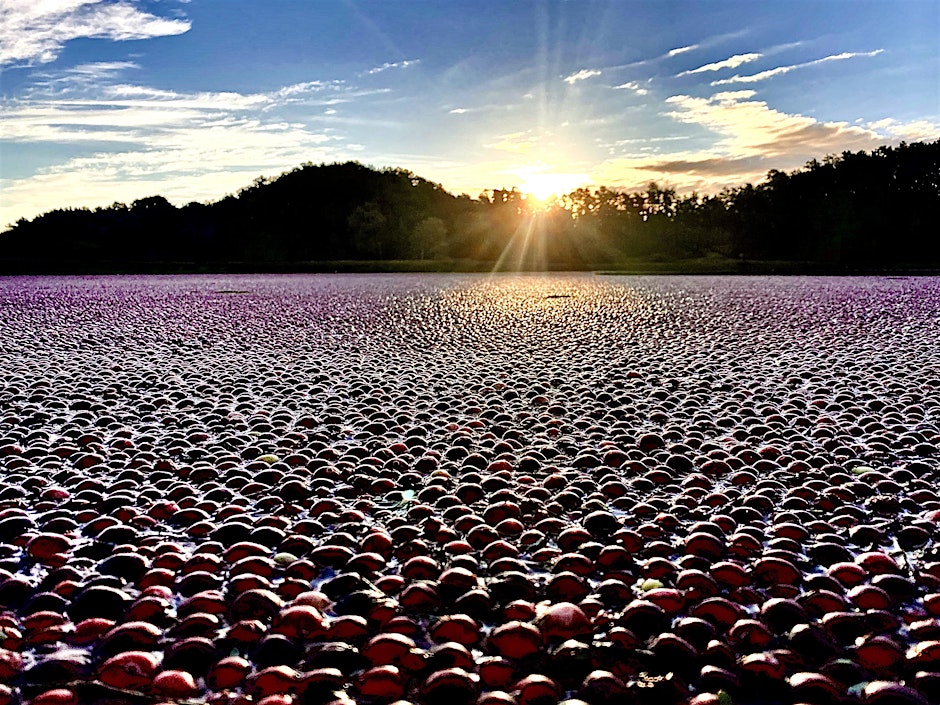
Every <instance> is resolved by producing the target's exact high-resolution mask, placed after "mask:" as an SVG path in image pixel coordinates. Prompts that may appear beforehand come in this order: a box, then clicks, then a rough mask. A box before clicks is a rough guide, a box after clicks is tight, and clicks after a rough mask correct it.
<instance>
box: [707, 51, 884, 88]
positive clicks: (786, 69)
mask: <svg viewBox="0 0 940 705" xmlns="http://www.w3.org/2000/svg"><path fill="white" fill-rule="evenodd" d="M882 53H884V49H875V50H874V51H865V52H843V53H841V54H832V55H830V56H824V57H823V58H821V59H815V60H813V61H806V62H804V63H802V64H790V65H789V66H778V67H776V68H773V69H768V70H767V71H761V72H760V73H755V74H751V75H749V76H732V77H731V78H723V79H721V80H719V81H712V84H711V85H713V86H727V85H732V84H735V83H758V82H759V81H765V80H767V79H768V78H773V77H774V76H780V75H782V74H785V73H790V72H791V71H796V70H797V69H804V68H807V67H809V66H819V65H820V64H826V63H829V62H830V61H845V60H846V59H855V58H859V57H872V56H878V54H882Z"/></svg>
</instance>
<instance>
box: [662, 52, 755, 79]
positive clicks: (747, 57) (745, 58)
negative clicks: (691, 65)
mask: <svg viewBox="0 0 940 705" xmlns="http://www.w3.org/2000/svg"><path fill="white" fill-rule="evenodd" d="M762 56H763V54H735V55H734V56H731V57H729V58H727V59H725V60H724V61H716V62H715V63H713V64H705V65H704V66H699V67H698V68H697V69H691V70H690V71H683V72H682V73H679V74H676V75H677V76H689V75H691V74H694V73H705V72H706V71H721V70H722V69H735V68H737V67H738V66H741V65H742V64H748V63H750V62H752V61H757V60H758V59H760V58H761V57H762Z"/></svg>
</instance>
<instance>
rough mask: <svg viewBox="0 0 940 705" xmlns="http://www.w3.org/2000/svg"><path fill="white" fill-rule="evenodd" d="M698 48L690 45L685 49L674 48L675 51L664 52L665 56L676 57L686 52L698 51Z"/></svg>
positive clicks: (695, 45) (696, 45)
mask: <svg viewBox="0 0 940 705" xmlns="http://www.w3.org/2000/svg"><path fill="white" fill-rule="evenodd" d="M698 46H699V45H698V44H690V45H689V46H685V47H676V48H675V49H670V50H669V51H668V52H666V56H678V55H679V54H685V53H686V52H687V51H694V50H695V49H698Z"/></svg>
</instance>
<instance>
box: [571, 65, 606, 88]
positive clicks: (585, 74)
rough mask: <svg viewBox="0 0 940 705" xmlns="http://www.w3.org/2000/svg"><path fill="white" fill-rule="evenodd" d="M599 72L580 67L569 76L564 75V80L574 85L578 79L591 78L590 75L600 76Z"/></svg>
mask: <svg viewBox="0 0 940 705" xmlns="http://www.w3.org/2000/svg"><path fill="white" fill-rule="evenodd" d="M600 75H601V72H600V71H599V70H597V69H581V70H580V71H577V72H575V73H573V74H571V75H570V76H566V77H565V79H564V81H565V83H567V84H569V85H572V86H573V85H574V84H575V83H577V82H578V81H583V80H585V79H588V78H591V77H592V76H600Z"/></svg>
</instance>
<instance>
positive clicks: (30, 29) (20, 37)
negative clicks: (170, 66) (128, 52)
mask: <svg viewBox="0 0 940 705" xmlns="http://www.w3.org/2000/svg"><path fill="white" fill-rule="evenodd" d="M190 26H191V25H190V22H189V21H187V20H183V19H168V18H165V17H157V16H156V15H152V14H150V13H148V12H143V11H141V10H139V9H137V8H136V7H135V6H134V5H133V3H131V2H102V1H101V0H44V1H43V0H0V66H6V65H10V64H13V65H35V64H47V63H49V62H51V61H54V60H55V59H56V57H58V55H59V53H60V52H61V51H62V48H63V46H64V45H65V44H66V43H67V42H69V41H72V40H73V39H80V38H95V39H110V40H112V41H127V40H132V39H149V38H153V37H166V36H171V35H177V34H183V33H184V32H187V31H189V29H190Z"/></svg>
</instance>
